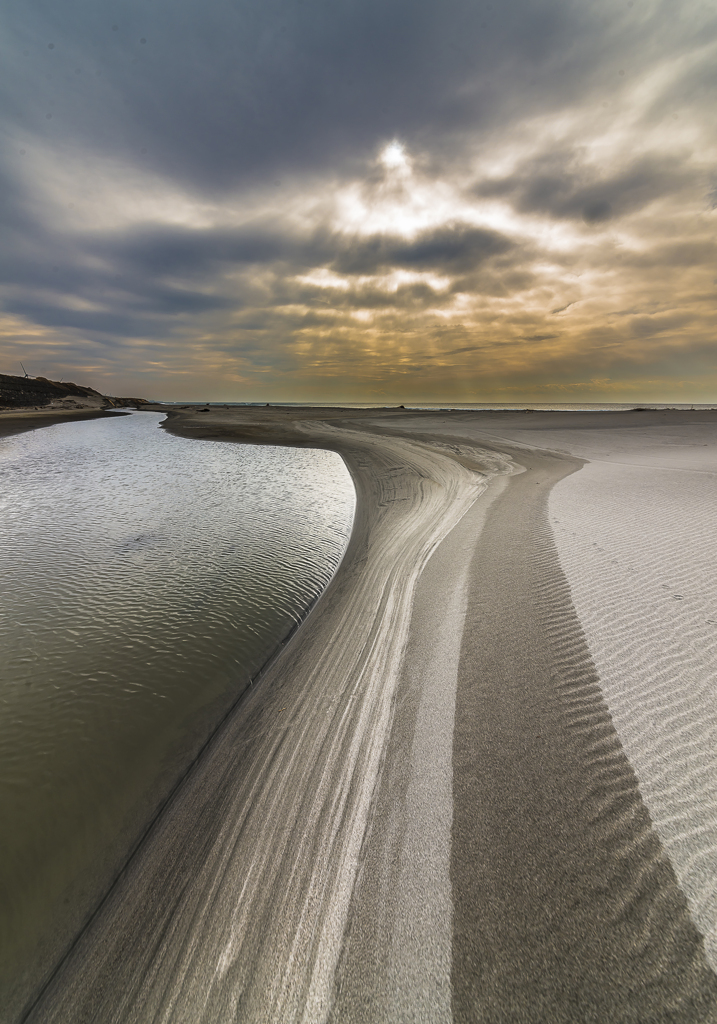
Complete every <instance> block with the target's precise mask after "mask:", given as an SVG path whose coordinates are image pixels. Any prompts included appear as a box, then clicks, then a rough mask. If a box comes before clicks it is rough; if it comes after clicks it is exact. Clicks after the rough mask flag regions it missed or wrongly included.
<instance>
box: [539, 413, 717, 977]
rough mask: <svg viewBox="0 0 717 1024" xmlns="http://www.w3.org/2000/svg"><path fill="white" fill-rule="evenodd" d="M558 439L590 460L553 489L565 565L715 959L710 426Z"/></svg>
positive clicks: (627, 744) (714, 478)
mask: <svg viewBox="0 0 717 1024" xmlns="http://www.w3.org/2000/svg"><path fill="white" fill-rule="evenodd" d="M551 433H552V432H551ZM546 440H547V438H546ZM554 440H555V442H556V444H555V447H558V446H560V447H561V448H565V449H568V450H570V451H572V452H573V453H574V454H576V455H580V456H581V457H583V458H586V457H587V458H590V459H592V460H594V461H591V462H590V463H589V464H588V465H586V466H585V467H584V468H583V469H582V470H580V472H578V473H576V474H574V475H573V476H571V477H568V478H567V479H565V480H563V481H561V482H560V483H559V484H558V485H557V486H556V487H555V488H554V490H553V492H552V494H551V497H550V504H549V508H550V515H551V521H552V526H553V530H554V533H555V539H556V543H557V545H558V550H559V555H560V561H561V564H562V566H563V570H564V572H565V573H566V575H567V577H568V580H569V583H570V588H571V592H572V596H573V601H574V603H575V606H576V609H577V612H578V615H579V617H580V621H581V623H582V625H583V628H584V629H585V631H586V633H587V637H588V643H589V646H590V650H591V652H592V655H593V658H594V660H595V664H596V667H597V669H598V672H599V674H600V679H601V683H602V687H603V691H604V694H605V697H606V700H607V703H608V706H609V708H610V711H611V713H612V716H613V720H614V722H615V725H616V728H617V730H618V733H619V735H620V738H621V740H622V743H623V745H624V748H625V751H626V753H627V755H628V757H629V758H630V761H631V762H632V765H633V767H634V769H635V771H636V773H637V776H638V779H639V781H640V788H641V792H642V796H643V799H644V800H645V802H646V804H647V807H648V809H649V811H650V814H651V816H652V819H653V822H654V825H655V828H656V829H657V832H658V833H659V835H660V837H661V839H662V841H663V843H664V845H665V849H666V850H667V853H668V854H669V856H670V859H671V861H672V864H673V867H674V868H675V872H676V874H677V876H678V879H679V881H680V884H681V886H682V889H683V891H684V892H685V895H686V896H687V899H688V902H689V905H690V909H691V912H692V915H693V918H694V920H695V923H696V924H697V927H698V928H699V929H700V931H701V932H702V933H703V935H704V936H705V948H706V952H707V956H708V959H709V961H710V963H711V965H712V966H713V967H715V968H717V431H715V427H714V426H707V425H702V424H699V425H692V426H688V425H685V426H683V427H679V428H676V427H670V428H652V429H651V430H650V431H649V432H645V433H642V432H638V431H636V430H614V431H613V430H610V431H601V432H595V433H594V434H593V433H591V434H590V436H589V437H584V438H583V437H580V438H579V439H575V438H574V437H568V436H561V437H559V438H558V437H555V438H554ZM551 446H552V445H551Z"/></svg>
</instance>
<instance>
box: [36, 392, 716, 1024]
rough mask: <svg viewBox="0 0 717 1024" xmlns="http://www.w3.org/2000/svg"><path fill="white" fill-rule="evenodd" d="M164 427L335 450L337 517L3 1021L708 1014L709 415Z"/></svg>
mask: <svg viewBox="0 0 717 1024" xmlns="http://www.w3.org/2000/svg"><path fill="white" fill-rule="evenodd" d="M149 408H154V407H149ZM166 429H168V430H170V431H173V432H176V433H178V434H181V435H183V436H185V437H197V438H203V439H213V440H216V441H217V442H218V443H241V442H242V441H245V442H246V441H249V442H251V443H268V444H278V445H284V444H285V445H296V446H306V447H320V448H321V447H323V448H329V449H332V450H334V451H337V452H339V454H340V455H341V456H342V457H343V459H344V461H345V462H346V465H347V466H348V468H349V471H350V472H351V475H352V478H353V480H354V484H355V487H356V492H357V506H356V516H355V521H354V528H353V532H352V536H351V540H350V543H349V547H348V550H347V552H346V554H345V556H344V559H343V561H342V563H341V565H340V566H339V569H338V570H337V572H336V574H335V576H334V577H333V579H332V581H331V583H330V584H329V586H328V587H327V589H326V590H325V591H324V593H323V594H322V596H321V598H320V599H319V601H318V602H317V604H316V606H315V607H314V609H313V611H312V612H311V614H310V615H309V616H308V618H307V619H306V621H305V622H304V623H303V624H302V625H301V627H300V628H299V629H298V630H297V632H296V633H295V634H294V635H293V636H292V637H291V638H290V639H289V640H288V641H287V642H286V644H285V645H284V648H283V650H282V651H281V652H280V653H279V654H278V655H277V656H276V657H275V658H273V660H272V661H271V663H270V664H269V665H268V666H267V667H266V670H265V671H264V673H263V676H262V678H261V680H260V681H259V683H258V685H256V686H255V687H254V688H253V689H252V691H251V692H250V693H249V694H248V695H247V696H246V697H245V698H244V699H242V701H241V702H240V703H239V705H238V706H237V708H236V709H235V711H234V712H233V713H232V715H231V716H230V717H229V718H228V719H227V720H226V721H225V722H224V723H223V724H222V726H221V727H220V729H219V730H218V732H217V733H216V735H215V736H214V739H213V741H212V742H211V743H210V745H209V746H208V747H207V748H206V749H205V751H204V753H203V754H202V756H201V757H200V759H199V760H198V762H197V763H196V764H195V766H194V769H193V770H192V771H191V773H190V774H189V776H188V777H187V779H186V780H185V782H184V783H183V785H182V786H181V788H180V789H179V790H178V791H177V792H176V793H175V795H174V797H173V799H172V801H171V803H170V804H169V806H168V807H167V808H166V809H165V811H164V812H163V814H162V815H161V816H160V818H158V820H157V821H156V822H155V825H154V827H153V829H152V830H151V832H150V834H149V835H148V837H147V839H146V841H145V842H144V843H143V845H142V846H141V848H140V849H139V850H138V852H137V854H136V855H135V856H134V857H133V858H132V860H131V861H130V863H129V864H128V865H127V867H126V868H125V870H124V871H123V873H122V875H121V876H120V878H119V879H118V880H117V882H116V884H115V885H114V887H113V888H112V890H111V891H110V892H109V893H108V895H107V897H106V899H105V900H104V901H103V903H102V905H101V906H100V907H99V908H98V910H97V912H96V914H95V915H94V917H93V918H92V920H91V921H90V923H89V925H88V927H87V928H86V929H85V930H84V931H83V933H82V934H81V935H80V936H79V937H78V940H77V942H76V943H75V944H74V946H73V948H72V949H71V950H70V951H69V952H68V955H67V956H66V957H65V958H64V960H63V961H62V963H61V964H60V965H59V967H58V970H57V971H56V972H55V973H54V974H53V976H52V977H51V978H50V979H49V980H48V984H47V986H46V987H45V988H44V990H43V992H42V993H41V994H40V995H39V999H38V1000H37V1001H36V1002H35V1003H34V1005H33V1006H32V1007H31V1008H28V1015H27V1016H26V1018H25V1019H27V1020H31V1021H36V1022H67V1024H70V1022H72V1024H80V1022H89V1021H102V1022H103V1024H105V1022H108V1024H109V1022H115V1021H116V1022H129V1021H133V1022H134V1021H136V1022H138V1024H144V1022H149V1021H152V1022H154V1021H157V1022H159V1021H166V1022H175V1021H176V1022H179V1021H182V1022H185V1021H186V1022H192V1024H199V1022H207V1024H209V1022H212V1024H214V1022H222V1021H230V1020H232V1021H233V1020H241V1021H247V1022H253V1021H257V1022H259V1021H262V1022H266V1021H281V1022H288V1021H304V1022H307V1024H308V1022H319V1021H334V1022H339V1021H341V1022H346V1021H349V1022H353V1021H356V1022H363V1021H401V1022H402V1021H435V1022H443V1021H446V1022H447V1021H459V1022H463V1021H466V1022H467V1021H481V1022H483V1021H490V1022H493V1021H495V1022H504V1021H505V1022H508V1021H526V1022H533V1021H535V1022H538V1021H550V1022H562V1021H565V1022H568V1021H570V1022H572V1021H577V1020H580V1021H596V1022H598V1021H601V1022H602V1021H606V1020H610V1021H625V1022H627V1021H630V1022H633V1021H634V1022H637V1021H646V1020H650V1021H665V1022H667V1021H680V1022H682V1021H710V1020H714V1019H717V977H716V976H715V973H714V970H715V967H717V950H716V944H717V940H716V938H715V936H716V934H717V933H716V931H715V928H716V923H717V905H716V904H715V901H714V897H713V890H714V884H713V883H714V877H715V869H716V864H717V860H716V855H715V850H716V849H717V802H716V801H715V799H714V792H715V787H716V786H717V758H716V757H715V755H714V754H713V751H714V750H715V743H714V736H715V731H716V729H717V698H715V695H714V683H715V661H714V651H715V645H714V639H713V638H714V625H715V622H717V583H715V580H717V575H715V572H714V568H715V567H714V565H713V563H714V560H715V557H716V556H715V555H714V550H715V548H716V547H717V546H716V545H715V528H714V523H713V514H712V510H713V507H714V494H715V480H716V478H717V413H714V412H674V411H655V412H650V411H645V412H630V413H542V412H541V413H537V412H536V413H532V412H523V413H482V412H418V411H412V410H385V411H381V410H376V409H373V410H365V411H359V410H353V409H351V410H349V409H336V410H327V409H321V410H318V409H302V410H299V409H295V408H291V409H287V408H283V409H282V408H266V409H264V408H226V409H222V408H221V407H211V408H208V409H207V410H206V411H201V410H200V409H197V408H196V407H195V408H194V409H191V408H187V409H179V408H178V409H174V410H172V412H171V414H170V415H169V417H168V421H167V423H166Z"/></svg>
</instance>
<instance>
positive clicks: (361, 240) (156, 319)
mask: <svg viewBox="0 0 717 1024" xmlns="http://www.w3.org/2000/svg"><path fill="white" fill-rule="evenodd" d="M0 90H2V95H1V96H0V261H1V263H2V273H1V274H0V372H4V373H17V374H20V373H22V367H21V364H24V366H25V368H26V369H27V371H28V372H29V373H30V374H33V375H37V376H40V375H41V376H45V377H50V378H52V379H63V380H73V381H75V382H76V383H80V384H89V385H90V386H93V387H96V388H97V389H98V390H100V391H102V392H103V393H106V394H114V395H132V396H138V397H145V398H154V399H164V400H176V401H181V400H198V401H207V400H211V401H260V402H264V401H266V402H272V401H289V402H332V401H336V402H370V403H383V402H385V403H386V404H393V403H408V404H410V403H417V404H418V403H422V402H437V403H439V404H440V403H450V402H456V403H459V402H461V403H464V402H499V403H502V402H505V403H530V402H574V401H580V402H593V401H594V402H606V401H608V402H688V403H691V402H716V401H717V345H716V344H715V319H716V318H715V297H716V295H717V261H716V260H715V255H716V252H715V250H716V246H715V226H716V225H717V139H716V137H715V136H716V130H715V124H716V120H715V110H717V8H715V6H714V4H713V3H712V2H707V0H665V2H655V0H600V2H599V3H596V2H595V0H491V2H483V0H440V2H439V0H201V2H200V0H118V2H107V0H59V2H58V0H33V3H32V4H29V3H27V2H26V0H4V4H3V12H2V15H0Z"/></svg>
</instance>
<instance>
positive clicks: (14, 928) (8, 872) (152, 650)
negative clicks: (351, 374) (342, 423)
mask: <svg viewBox="0 0 717 1024" xmlns="http://www.w3.org/2000/svg"><path fill="white" fill-rule="evenodd" d="M160 419H161V417H160V416H158V415H154V414H148V413H142V414H136V415H133V416H122V417H112V418H111V419H106V420H95V421H92V422H77V423H66V424H61V425H58V426H54V427H46V428H43V429H42V430H39V431H33V432H28V433H26V434H19V435H15V436H13V437H10V438H7V439H3V440H2V441H0V539H1V541H2V543H0V650H1V651H2V658H1V659H0V708H1V709H2V715H1V716H0V758H1V759H2V764H3V781H2V785H1V787H0V814H2V819H3V821H4V822H9V823H10V827H9V828H8V829H7V830H6V840H7V841H6V843H5V844H4V850H3V852H2V854H1V855H0V858H1V859H0V887H2V888H3V889H5V890H6V891H7V892H8V893H9V894H10V895H9V913H8V914H6V915H5V925H6V928H7V930H6V931H5V933H4V934H2V935H0V942H1V943H2V945H3V946H5V947H12V950H13V951H14V952H13V955H12V956H10V962H9V963H8V966H9V969H10V971H11V973H13V974H14V975H15V976H16V977H21V976H22V975H23V972H25V973H27V972H29V973H30V974H32V972H33V970H36V968H37V964H39V963H45V962H47V961H48V960H49V959H51V958H52V956H53V955H54V953H55V952H56V950H57V948H58V946H59V945H61V944H62V943H63V942H65V941H66V940H67V936H68V935H70V934H71V933H72V932H73V931H74V929H75V928H76V927H77V926H78V924H80V923H81V921H82V920H83V918H84V917H85V916H86V914H87V912H88V908H89V907H90V906H91V905H92V902H93V900H95V899H96V898H97V896H98V894H99V893H100V892H101V891H102V890H103V888H104V887H105V886H106V885H107V882H108V880H109V879H110V878H111V877H112V874H113V872H115V871H116V870H117V868H118V867H119V866H120V865H121V863H122V862H123V860H124V858H125V856H126V853H127V850H128V849H129V848H130V847H131V845H132V844H133V842H134V841H135V840H136V838H137V836H138V835H139V834H140V833H141V831H142V828H143V827H144V823H145V822H146V820H147V819H148V818H149V817H150V816H151V814H152V813H153V811H154V809H155V807H156V806H157V805H158V803H159V802H160V801H161V800H162V798H163V797H164V795H165V794H166V792H167V791H168V789H169V788H170V787H171V785H172V783H173V781H174V780H175V779H176V778H177V776H178V775H179V774H180V773H181V771H182V770H183V769H184V767H185V766H186V764H187V763H188V762H189V760H191V758H192V757H193V756H194V754H195V752H196V750H197V749H198V748H199V746H200V745H201V743H202V742H203V741H204V739H205V738H206V735H207V733H208V732H209V731H210V729H211V727H212V724H213V723H214V722H215V721H216V720H217V719H218V717H219V716H220V715H221V714H222V712H223V711H224V710H225V709H226V707H227V706H228V705H229V704H230V703H231V702H232V701H233V700H235V699H236V697H237V696H238V695H239V694H240V693H241V691H242V690H243V689H244V688H245V687H246V685H247V684H248V682H249V680H250V678H251V677H252V675H254V674H255V673H256V672H257V670H258V669H259V668H260V666H261V665H262V664H263V663H264V662H265V661H266V659H267V657H268V656H269V655H270V653H271V651H272V650H273V649H274V648H275V647H276V645H277V643H278V642H279V641H280V640H281V639H282V638H283V637H284V636H285V635H286V634H287V633H288V632H289V630H290V629H291V628H292V626H293V625H294V624H295V623H296V622H298V621H300V619H301V618H302V616H303V615H304V614H305V612H306V610H307V608H308V607H309V606H310V604H311V603H312V602H313V601H314V600H315V599H316V597H317V595H318V594H319V593H320V592H321V590H322V589H323V588H324V587H325V585H326V583H327V582H328V581H329V579H330V578H331V576H332V574H333V572H334V570H335V568H336V566H337V564H338V562H339V560H340V559H341V557H342V555H343V552H344V550H345V547H346V543H347V540H348V535H349V533H350V528H351V522H352V518H353V508H354V491H353V486H352V484H351V481H350V477H349V474H348V472H347V471H346V468H345V467H344V465H343V463H342V461H341V459H340V458H339V456H338V455H336V454H335V453H333V452H327V451H318V450H307V449H285V448H276V447H269V446H254V445H238V444H218V443H216V442H212V441H202V440H191V441H189V440H186V439H183V438H179V437H175V436H173V435H169V434H167V433H165V432H164V431H161V430H158V429H157V425H158V422H159V420H160ZM38 941H39V942H40V949H39V950H38V948H37V942H38ZM3 952H4V950H3ZM3 958H4V959H5V961H6V962H8V958H7V957H0V959H3ZM32 965H35V966H34V967H33V966H32ZM28 977H29V975H28ZM27 983H28V981H27V979H26V982H25V984H27Z"/></svg>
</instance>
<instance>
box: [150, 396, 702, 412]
mask: <svg viewBox="0 0 717 1024" xmlns="http://www.w3.org/2000/svg"><path fill="white" fill-rule="evenodd" d="M163 404H164V405H201V406H216V407H217V408H222V409H223V408H227V407H234V406H236V407H238V408H264V407H266V405H267V404H269V405H270V406H275V407H277V408H286V409H291V408H297V409H305V408H311V409H416V410H421V411H435V412H451V411H453V410H462V411H466V410H476V411H479V412H488V411H491V410H493V411H495V412H523V411H524V410H526V409H534V410H535V411H536V412H560V411H564V412H629V411H630V410H634V409H683V410H688V411H689V410H690V409H717V404H714V403H713V404H705V403H697V402H687V403H679V402H665V403H659V402H532V403H530V402H524V403H522V404H520V403H515V404H510V403H505V402H504V403H497V402H454V403H452V404H445V403H444V404H441V403H435V404H430V405H418V404H417V405H399V404H395V403H394V404H393V405H386V404H385V402H375V403H372V402H269V403H266V402H196V401H194V400H193V399H192V400H190V399H187V400H186V401H184V402H164V403H163Z"/></svg>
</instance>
